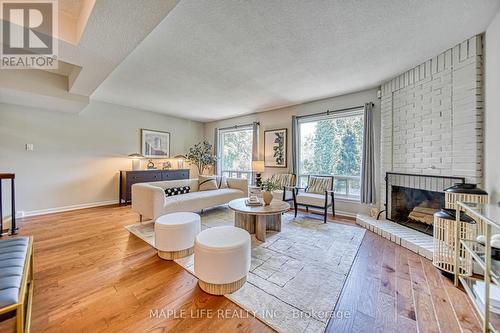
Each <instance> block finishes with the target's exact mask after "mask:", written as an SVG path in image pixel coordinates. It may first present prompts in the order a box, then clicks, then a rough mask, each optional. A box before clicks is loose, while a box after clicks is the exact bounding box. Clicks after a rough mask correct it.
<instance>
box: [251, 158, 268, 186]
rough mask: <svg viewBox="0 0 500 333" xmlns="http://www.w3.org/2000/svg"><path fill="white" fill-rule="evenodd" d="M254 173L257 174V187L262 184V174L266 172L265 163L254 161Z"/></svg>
mask: <svg viewBox="0 0 500 333" xmlns="http://www.w3.org/2000/svg"><path fill="white" fill-rule="evenodd" d="M252 171H253V172H255V185H257V186H260V185H261V184H262V179H261V174H262V172H264V171H265V167H264V161H252Z"/></svg>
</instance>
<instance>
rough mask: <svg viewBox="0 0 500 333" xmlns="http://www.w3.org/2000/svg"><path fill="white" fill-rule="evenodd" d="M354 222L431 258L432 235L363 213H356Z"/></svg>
mask: <svg viewBox="0 0 500 333" xmlns="http://www.w3.org/2000/svg"><path fill="white" fill-rule="evenodd" d="M356 223H357V224H359V225H360V226H362V227H363V228H366V229H368V230H370V231H373V232H374V233H376V234H378V235H380V236H382V237H384V238H386V239H388V240H390V241H392V242H394V243H396V244H398V245H401V246H402V247H405V248H407V249H409V250H411V251H413V252H415V253H417V254H419V255H421V256H423V257H425V258H427V259H429V260H432V254H433V252H434V250H433V237H432V236H429V235H426V234H424V233H422V232H420V231H417V230H413V229H411V228H408V227H405V226H402V225H400V224H398V223H395V222H392V221H389V220H386V219H380V220H377V219H375V218H373V217H371V216H368V215H364V214H357V215H356Z"/></svg>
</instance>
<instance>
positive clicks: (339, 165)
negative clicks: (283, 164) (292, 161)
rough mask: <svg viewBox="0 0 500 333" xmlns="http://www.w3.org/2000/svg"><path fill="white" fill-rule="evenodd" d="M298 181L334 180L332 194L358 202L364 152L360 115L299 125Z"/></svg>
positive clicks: (310, 121)
mask: <svg viewBox="0 0 500 333" xmlns="http://www.w3.org/2000/svg"><path fill="white" fill-rule="evenodd" d="M299 132H300V135H299V161H298V162H299V163H298V165H299V176H300V177H299V178H300V183H301V185H303V186H304V185H306V182H307V175H333V176H335V192H336V193H337V194H339V195H340V196H345V197H349V198H353V199H359V195H360V176H361V160H362V150H363V111H362V110H359V111H356V112H350V113H348V114H339V115H330V116H327V117H322V118H320V119H309V120H308V119H307V118H305V119H304V120H302V121H300V122H299Z"/></svg>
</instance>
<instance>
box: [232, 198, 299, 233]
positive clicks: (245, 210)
mask: <svg viewBox="0 0 500 333" xmlns="http://www.w3.org/2000/svg"><path fill="white" fill-rule="evenodd" d="M245 200H247V198H241V199H236V200H233V201H231V202H229V208H231V209H232V210H234V226H236V227H239V228H242V229H245V230H246V231H248V232H249V233H250V234H255V237H256V238H257V239H258V240H260V241H262V242H265V241H266V230H273V231H281V214H282V213H284V212H286V211H287V210H289V209H290V205H289V204H288V203H287V202H284V201H281V200H273V201H271V204H270V205H269V206H247V205H246V204H245Z"/></svg>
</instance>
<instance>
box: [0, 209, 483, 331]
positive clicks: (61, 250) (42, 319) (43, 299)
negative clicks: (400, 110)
mask: <svg viewBox="0 0 500 333" xmlns="http://www.w3.org/2000/svg"><path fill="white" fill-rule="evenodd" d="M137 220H138V216H137V215H136V214H134V213H133V212H131V210H130V206H127V207H123V206H110V207H100V208H92V209H85V210H80V211H73V212H65V213H58V214H53V215H45V216H39V217H33V218H28V219H25V220H24V221H22V222H23V227H22V232H21V234H22V235H34V239H35V242H34V253H35V294H34V301H33V318H32V325H31V327H32V332H201V331H203V332H272V329H270V328H269V327H267V326H266V325H265V324H263V323H262V322H261V321H259V320H258V319H256V318H253V317H249V316H248V315H247V313H246V312H245V311H243V310H242V309H241V308H240V307H238V306H237V305H235V304H234V303H232V302H231V301H229V300H228V299H227V298H225V297H222V296H219V297H218V296H210V295H208V294H206V293H204V292H203V291H201V289H200V288H199V287H198V286H197V280H196V278H194V277H193V276H192V275H190V274H189V273H187V272H186V271H185V270H184V269H183V268H181V267H180V266H178V265H177V264H175V263H174V262H167V261H164V260H162V259H160V258H158V256H157V255H156V251H155V250H153V249H152V248H151V247H149V246H148V245H147V244H146V243H144V242H143V241H141V240H140V239H138V238H136V237H134V236H132V235H130V234H129V233H128V232H127V231H126V230H125V229H124V228H123V226H125V225H128V224H133V223H136V222H137ZM319 222H320V221H319ZM338 222H339V223H349V224H351V225H354V224H353V222H352V221H350V220H348V219H338ZM452 302H453V304H452ZM162 309H163V310H164V312H161V310H162ZM156 310H159V311H158V312H156ZM336 310H337V311H340V312H339V313H345V314H346V317H345V318H343V319H332V320H331V321H330V323H329V326H328V328H327V331H328V332H374V331H378V332H396V331H398V332H412V331H414V332H417V329H418V332H460V331H462V332H479V331H480V326H479V321H478V319H477V317H476V316H475V314H474V312H473V310H472V307H471V305H470V304H469V303H468V301H467V299H466V297H465V295H464V293H463V292H462V291H461V290H459V289H456V288H454V287H453V284H452V283H451V282H450V281H449V280H448V279H446V278H445V277H443V276H442V275H441V274H440V273H439V271H437V270H436V269H435V268H434V267H433V266H432V264H431V263H430V261H428V260H426V259H424V258H421V257H420V256H418V255H416V254H414V253H413V252H410V251H408V250H406V249H404V248H402V247H400V246H397V245H395V244H393V243H391V242H389V241H387V240H386V239H383V238H381V237H380V236H378V235H375V234H373V233H371V232H369V231H367V233H366V236H365V239H364V240H363V243H362V245H361V247H360V250H359V252H358V254H357V257H356V260H355V263H354V265H353V268H352V270H351V272H350V274H349V277H348V279H347V281H346V285H345V287H344V289H343V291H342V294H341V297H340V299H339V302H338V304H337V307H336ZM151 311H152V314H153V316H151ZM167 311H171V313H167ZM155 314H157V316H156V317H155ZM167 314H168V316H167ZM222 314H223V315H222ZM347 315H348V316H347ZM193 317H194V318H193ZM229 317H230V318H229ZM13 328H14V321H13V320H7V321H4V322H1V323H0V332H13V331H14V329H13Z"/></svg>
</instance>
